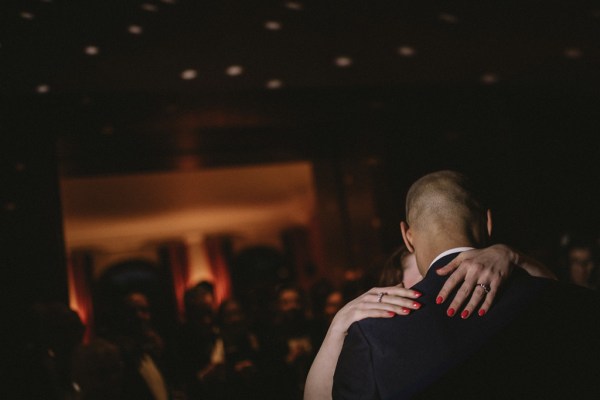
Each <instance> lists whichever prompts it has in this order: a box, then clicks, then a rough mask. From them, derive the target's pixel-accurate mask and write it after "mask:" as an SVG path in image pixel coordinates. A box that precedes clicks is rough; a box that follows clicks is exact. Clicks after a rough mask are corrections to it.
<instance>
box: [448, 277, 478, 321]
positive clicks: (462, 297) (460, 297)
mask: <svg viewBox="0 0 600 400" xmlns="http://www.w3.org/2000/svg"><path fill="white" fill-rule="evenodd" d="M472 290H473V286H472V285H471V284H469V283H467V282H465V283H463V284H462V285H461V286H460V289H458V291H457V292H456V295H455V296H454V298H453V299H452V302H451V303H450V307H448V310H447V311H446V314H447V315H448V316H449V317H453V316H454V314H456V310H458V309H459V308H460V307H461V305H462V304H463V303H464V302H465V301H466V299H467V298H468V297H469V295H470V294H471V292H472Z"/></svg>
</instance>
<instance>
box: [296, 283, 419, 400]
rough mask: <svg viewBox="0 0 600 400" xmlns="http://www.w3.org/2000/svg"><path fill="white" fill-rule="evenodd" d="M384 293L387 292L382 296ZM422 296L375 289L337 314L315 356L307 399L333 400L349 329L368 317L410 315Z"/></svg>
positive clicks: (397, 289) (407, 291)
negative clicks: (334, 381) (339, 363)
mask: <svg viewBox="0 0 600 400" xmlns="http://www.w3.org/2000/svg"><path fill="white" fill-rule="evenodd" d="M381 293H386V294H385V295H383V296H380V294H381ZM420 295H421V294H420V293H419V292H416V291H414V290H411V289H405V288H404V286H402V284H400V285H398V286H390V287H382V288H373V289H371V290H369V291H368V292H366V293H364V294H362V295H361V296H359V297H357V298H356V299H354V300H352V301H350V302H349V303H348V304H346V305H345V306H344V307H342V308H341V309H340V311H338V312H337V314H336V315H335V317H334V318H333V321H332V322H331V325H330V326H329V329H328V330H327V334H326V335H325V339H324V340H323V343H322V344H321V348H320V349H319V351H318V353H317V356H316V357H315V359H314V361H313V363H312V365H311V367H310V370H309V371H308V376H307V377H306V384H305V385H304V400H321V399H322V400H330V399H331V390H332V388H333V374H334V372H335V367H336V364H337V360H338V357H339V355H340V353H341V351H342V346H343V345H344V338H345V336H346V333H347V332H348V328H349V327H350V325H352V323H353V322H355V321H360V320H361V319H364V318H391V317H393V316H394V315H401V316H402V315H408V314H409V313H410V311H411V310H418V309H419V308H420V307H421V305H420V304H419V303H418V302H417V301H415V299H417V298H418V297H419V296H420ZM380 298H381V302H380V301H379V299H380Z"/></svg>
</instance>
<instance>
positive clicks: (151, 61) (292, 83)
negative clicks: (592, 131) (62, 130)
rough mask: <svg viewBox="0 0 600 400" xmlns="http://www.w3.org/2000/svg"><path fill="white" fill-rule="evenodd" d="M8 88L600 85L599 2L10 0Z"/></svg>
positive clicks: (85, 91) (5, 44)
mask: <svg viewBox="0 0 600 400" xmlns="http://www.w3.org/2000/svg"><path fill="white" fill-rule="evenodd" d="M0 7H1V9H0V14H1V16H2V20H3V22H2V28H1V29H2V32H1V34H2V37H1V47H0V52H1V57H2V59H3V61H2V64H3V69H4V70H5V73H8V75H6V76H5V78H4V79H3V80H4V84H5V85H6V86H5V88H4V89H3V91H4V93H10V94H20V95H27V94H31V93H38V94H40V95H48V94H57V93H58V94H72V95H77V96H81V98H82V99H83V98H85V97H86V96H93V95H94V94H97V93H131V92H142V93H160V94H164V93H175V94H201V93H207V92H208V93H215V92H217V93H229V92H243V91H260V90H278V89H285V88H287V89H294V88H324V87H326V88H330V87H334V88H335V87H392V86H398V85H399V86H407V85H408V86H423V85H439V84H443V85H513V84H517V85H518V84H531V83H541V84H548V83H552V84H556V83H559V84H566V85H578V84H582V85H588V86H589V85H594V86H596V87H597V86H598V84H599V82H600V72H599V68H600V46H598V39H599V38H600V3H599V2H598V1H574V0H562V1H556V0H554V1H552V0H549V1H523V0H516V1H515V0H507V1H495V2H493V1H476V2H474V1H470V0H457V1H439V0H437V1H424V2H423V1H399V0H370V1H365V0H298V1H285V0H261V1H245V0H148V1H143V0H86V1H66V0H37V1H34V0H22V1H2V5H1V6H0Z"/></svg>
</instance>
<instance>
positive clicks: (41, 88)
mask: <svg viewBox="0 0 600 400" xmlns="http://www.w3.org/2000/svg"><path fill="white" fill-rule="evenodd" d="M35 91H36V92H38V93H48V92H49V91H50V86H48V85H46V84H42V85H38V86H37V87H36V88H35Z"/></svg>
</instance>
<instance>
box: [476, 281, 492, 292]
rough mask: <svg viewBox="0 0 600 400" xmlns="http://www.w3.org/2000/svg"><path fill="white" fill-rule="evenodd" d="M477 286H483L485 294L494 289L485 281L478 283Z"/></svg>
mask: <svg viewBox="0 0 600 400" xmlns="http://www.w3.org/2000/svg"><path fill="white" fill-rule="evenodd" d="M477 286H481V288H482V289H483V291H484V292H485V294H488V293H489V292H490V290H492V288H491V287H490V285H486V284H485V283H478V284H477Z"/></svg>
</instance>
